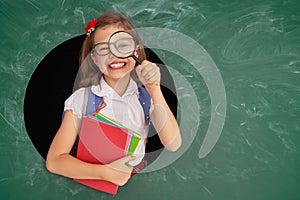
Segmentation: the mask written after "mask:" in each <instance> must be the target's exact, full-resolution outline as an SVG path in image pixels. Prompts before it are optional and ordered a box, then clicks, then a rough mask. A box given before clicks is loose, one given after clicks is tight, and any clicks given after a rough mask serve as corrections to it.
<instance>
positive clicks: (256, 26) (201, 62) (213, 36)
mask: <svg viewBox="0 0 300 200" xmlns="http://www.w3.org/2000/svg"><path fill="white" fill-rule="evenodd" d="M107 10H115V11H117V12H120V13H122V14H124V15H126V16H128V17H129V18H130V19H131V20H132V21H133V23H134V24H135V25H136V27H138V28H140V29H141V30H140V31H141V35H142V36H143V37H144V39H145V42H146V43H147V45H148V46H149V47H150V48H152V49H153V50H154V51H155V53H156V54H157V55H158V56H159V57H160V58H161V60H163V61H164V63H165V64H166V65H167V66H168V68H169V70H170V73H171V74H172V76H173V78H174V81H175V85H176V88H177V95H178V102H179V105H178V108H179V109H178V116H179V117H178V119H179V122H180V127H181V131H182V135H183V139H184V141H183V144H184V145H183V148H182V149H180V151H179V152H177V153H167V152H163V153H162V155H161V156H163V158H164V160H163V162H164V163H165V166H163V165H160V163H159V162H158V163H153V164H154V165H153V166H152V168H151V169H149V170H148V172H147V173H146V172H145V173H141V174H138V175H136V176H134V177H133V178H132V179H131V180H130V181H129V182H128V183H127V184H126V185H125V186H123V187H121V188H120V189H119V192H118V194H117V195H116V196H110V195H108V194H104V193H101V192H99V191H95V190H92V189H90V188H87V187H84V186H82V185H80V184H78V183H75V182H74V181H72V180H71V179H68V178H65V177H61V176H57V175H53V174H51V173H49V172H48V171H47V170H46V168H45V161H44V159H43V158H42V156H41V155H40V154H39V153H38V152H37V150H36V149H35V147H34V146H33V144H32V142H31V140H30V138H29V136H28V134H27V130H26V128H25V124H24V117H23V104H24V96H25V92H26V86H27V84H28V82H29V80H30V77H31V75H32V74H33V72H34V70H35V69H36V67H37V66H38V64H39V63H40V62H41V60H42V59H43V58H44V57H45V56H46V55H47V54H48V53H49V52H50V51H51V50H52V49H54V48H55V47H56V46H57V45H59V44H61V43H62V42H64V41H66V40H69V39H71V38H74V37H76V36H78V35H81V34H83V33H84V27H85V24H86V23H87V21H89V20H90V19H92V18H96V17H97V16H98V15H99V14H101V13H103V12H105V11H107ZM299 10H300V2H299V1H297V0H288V1H275V0H273V1H270V0H260V1H258V0H245V1H241V0H240V1H238V0H233V1H226V0H216V1H202V0H187V1H179V0H174V1H171V0H155V1H146V0H144V1H141V0H130V1H117V0H109V1H108V0H105V1H99V0H97V1H96V0H86V1H70V0H52V1H46V0H26V1H16V0H0V24H1V26H0V44H1V47H0V56H1V59H0V77H1V79H0V93H1V95H0V102H1V104H0V111H1V112H0V127H1V129H0V159H1V160H0V166H1V170H0V199H3V200H4V199H5V200H7V199H13V200H15V199H47V200H48V199H72V200H73V199H144V200H147V199H203V200H205V199H213V200H224V199H230V200H233V199H257V200H260V199H261V200H265V199H273V200H281V199H289V200H293V199H294V200H298V199H299V198H300V12H299ZM149 27H155V28H156V29H151V31H156V33H158V32H159V31H161V30H164V32H162V34H157V35H155V34H153V33H152V32H151V31H150V34H149V32H147V31H148V30H150V29H147V28H149ZM172 34H173V36H174V37H179V38H180V40H178V42H174V40H171V39H172V38H171V37H170V36H172ZM153 35H154V36H155V37H156V38H158V41H153V38H152V39H151V36H152V37H153ZM164 36H168V37H164ZM151 40H152V41H153V43H151ZM172 41H173V42H172ZM194 42H196V43H194ZM197 44H198V45H197ZM200 45H201V46H200ZM167 47H168V48H167ZM170 47H174V48H176V49H170ZM46 92H47V91H41V94H43V93H46ZM210 131H211V132H210ZM208 133H209V134H210V138H209V136H207V135H209V134H208ZM218 134H221V135H218ZM218 136H220V137H218ZM41 137H43V133H41ZM207 138H208V139H207ZM208 140H209V142H211V143H206V144H207V145H208V147H207V146H204V147H203V146H202V145H204V144H203V143H204V141H208ZM212 140H214V141H215V142H217V143H216V145H213V144H214V141H212ZM201 146H202V148H201ZM209 147H211V150H210V148H209ZM200 148H201V151H200ZM199 152H200V153H199ZM201 152H202V153H201ZM203 152H204V153H203ZM207 153H208V154H207Z"/></svg>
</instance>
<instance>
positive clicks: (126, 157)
mask: <svg viewBox="0 0 300 200" xmlns="http://www.w3.org/2000/svg"><path fill="white" fill-rule="evenodd" d="M120 160H121V161H122V162H123V163H125V164H126V163H128V162H130V161H133V160H135V156H125V157H123V158H121V159H120Z"/></svg>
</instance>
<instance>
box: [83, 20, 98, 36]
mask: <svg viewBox="0 0 300 200" xmlns="http://www.w3.org/2000/svg"><path fill="white" fill-rule="evenodd" d="M97 24H98V21H97V20H95V19H92V20H91V21H90V22H89V23H88V24H87V25H86V27H85V33H86V34H87V36H90V35H91V33H92V32H93V31H94V30H95V28H96V25H97Z"/></svg>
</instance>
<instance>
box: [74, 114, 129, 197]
mask: <svg viewBox="0 0 300 200" xmlns="http://www.w3.org/2000/svg"><path fill="white" fill-rule="evenodd" d="M130 139H131V133H130V131H128V130H126V129H124V128H120V127H117V126H114V125H111V124H109V123H105V122H103V121H99V120H96V119H93V118H91V117H89V116H84V117H83V118H82V124H81V129H80V135H79V143H78V149H77V155H76V156H77V158H78V159H80V160H82V161H85V162H88V163H94V164H107V163H110V162H112V161H115V160H117V159H119V158H122V157H124V156H126V155H127V151H128V145H129V144H130ZM74 180H75V181H76V182H79V183H81V184H84V185H86V186H89V187H91V188H94V189H96V190H101V191H103V192H107V193H110V194H116V193H117V191H118V185H116V184H113V183H111V182H108V181H104V180H91V179H74Z"/></svg>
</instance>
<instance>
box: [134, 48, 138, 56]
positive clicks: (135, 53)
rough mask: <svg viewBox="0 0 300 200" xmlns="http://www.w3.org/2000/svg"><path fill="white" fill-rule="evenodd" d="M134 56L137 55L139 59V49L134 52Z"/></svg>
mask: <svg viewBox="0 0 300 200" xmlns="http://www.w3.org/2000/svg"><path fill="white" fill-rule="evenodd" d="M134 55H135V56H136V57H137V58H138V57H139V52H138V50H137V49H136V50H135V51H134Z"/></svg>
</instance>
